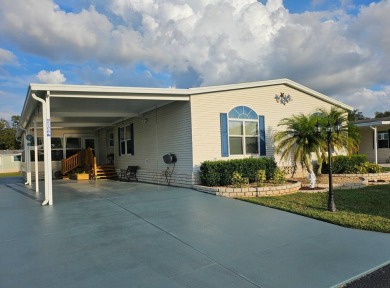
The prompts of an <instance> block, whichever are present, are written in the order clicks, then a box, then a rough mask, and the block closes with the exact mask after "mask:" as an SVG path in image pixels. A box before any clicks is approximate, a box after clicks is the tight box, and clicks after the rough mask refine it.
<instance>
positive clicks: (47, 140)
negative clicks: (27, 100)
mask: <svg viewBox="0 0 390 288" xmlns="http://www.w3.org/2000/svg"><path fill="white" fill-rule="evenodd" d="M49 95H50V94H49V92H48V93H47V94H46V101H45V100H43V99H41V98H39V97H37V96H36V95H35V93H31V96H32V97H33V98H34V99H35V100H37V101H38V102H41V103H42V124H43V151H44V166H45V201H43V203H42V205H46V204H49V205H53V188H52V184H53V183H52V175H51V173H52V167H51V127H50V100H49ZM47 112H49V115H48V113H47ZM48 125H49V127H48Z"/></svg>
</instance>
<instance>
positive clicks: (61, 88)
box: [19, 84, 190, 205]
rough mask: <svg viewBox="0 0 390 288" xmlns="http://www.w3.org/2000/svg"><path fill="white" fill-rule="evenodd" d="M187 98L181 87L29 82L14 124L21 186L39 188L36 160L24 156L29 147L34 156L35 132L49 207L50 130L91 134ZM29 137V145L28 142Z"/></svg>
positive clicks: (51, 203) (44, 203) (51, 131)
mask: <svg viewBox="0 0 390 288" xmlns="http://www.w3.org/2000/svg"><path fill="white" fill-rule="evenodd" d="M189 99H190V96H189V95H188V90H182V89H158V88H134V87H111V86H110V87H109V86H86V85H57V84H30V86H29V88H28V91H27V94H26V100H25V103H24V106H23V110H22V113H21V119H20V123H19V128H20V129H19V136H20V138H21V139H22V140H23V143H24V151H25V152H26V153H25V162H26V171H25V172H26V183H25V184H26V185H32V184H33V180H34V182H35V191H36V192H37V193H38V192H39V191H40V187H39V185H38V182H39V181H38V179H39V165H38V161H31V159H30V151H31V152H32V151H33V155H34V159H38V145H37V143H38V134H39V133H40V134H41V135H42V139H43V143H42V144H43V153H44V157H43V158H44V160H43V162H44V165H43V167H44V179H45V185H44V187H43V189H44V191H45V197H44V200H43V202H42V205H46V204H48V205H53V203H54V201H53V184H52V173H53V167H52V145H53V143H52V142H51V138H52V136H53V133H55V131H59V130H66V129H78V130H80V131H92V132H96V131H98V130H99V129H102V128H106V127H114V126H115V125H116V124H117V123H119V122H122V121H125V120H126V119H130V118H134V117H142V116H143V115H144V114H145V113H147V112H149V111H152V110H154V109H157V108H159V107H162V106H165V105H168V104H170V103H172V102H175V101H189ZM156 125H157V123H156ZM29 141H33V143H35V145H34V146H29V145H28V142H29ZM32 165H34V169H32ZM32 170H34V171H35V173H34V175H32Z"/></svg>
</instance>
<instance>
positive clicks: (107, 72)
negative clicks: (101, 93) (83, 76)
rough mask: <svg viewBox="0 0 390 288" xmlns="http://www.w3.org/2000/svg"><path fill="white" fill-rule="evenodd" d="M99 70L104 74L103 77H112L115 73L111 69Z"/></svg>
mask: <svg viewBox="0 0 390 288" xmlns="http://www.w3.org/2000/svg"><path fill="white" fill-rule="evenodd" d="M98 69H99V71H100V73H102V74H103V75H106V76H110V75H111V74H112V73H114V71H113V70H111V69H109V68H103V67H99V68H98Z"/></svg>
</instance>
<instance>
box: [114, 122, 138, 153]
mask: <svg viewBox="0 0 390 288" xmlns="http://www.w3.org/2000/svg"><path fill="white" fill-rule="evenodd" d="M118 138H119V156H120V155H124V154H130V155H134V130H133V124H130V125H127V126H125V127H120V128H118Z"/></svg>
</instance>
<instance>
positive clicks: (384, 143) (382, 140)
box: [378, 131, 390, 148]
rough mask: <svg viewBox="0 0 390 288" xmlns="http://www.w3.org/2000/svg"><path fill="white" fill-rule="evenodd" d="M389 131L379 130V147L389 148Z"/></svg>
mask: <svg viewBox="0 0 390 288" xmlns="http://www.w3.org/2000/svg"><path fill="white" fill-rule="evenodd" d="M389 147H390V146H389V132H388V131H379V132H378V148H389Z"/></svg>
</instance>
